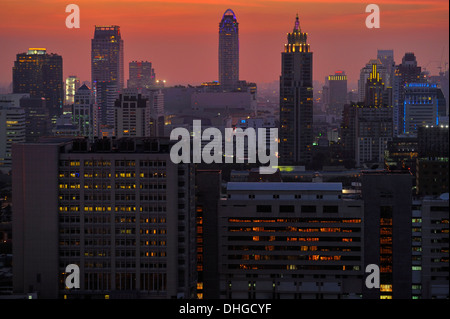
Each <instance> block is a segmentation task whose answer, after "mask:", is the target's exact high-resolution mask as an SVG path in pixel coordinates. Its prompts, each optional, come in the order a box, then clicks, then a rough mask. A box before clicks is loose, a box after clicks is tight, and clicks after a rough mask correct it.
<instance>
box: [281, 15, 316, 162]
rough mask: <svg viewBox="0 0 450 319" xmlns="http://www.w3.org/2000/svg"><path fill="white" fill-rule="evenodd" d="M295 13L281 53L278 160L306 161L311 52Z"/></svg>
mask: <svg viewBox="0 0 450 319" xmlns="http://www.w3.org/2000/svg"><path fill="white" fill-rule="evenodd" d="M307 36H308V34H307V33H306V32H302V30H301V28H300V22H299V19H298V15H297V17H296V19H295V25H294V29H293V31H292V32H291V33H288V36H287V40H288V43H287V44H285V46H284V52H282V53H281V77H280V148H279V149H280V161H281V163H284V164H307V163H309V162H310V160H311V146H312V142H313V134H312V124H313V87H312V77H313V76H312V69H313V67H312V64H313V61H312V52H311V51H310V48H309V44H308V43H307Z"/></svg>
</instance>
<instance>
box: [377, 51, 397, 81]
mask: <svg viewBox="0 0 450 319" xmlns="http://www.w3.org/2000/svg"><path fill="white" fill-rule="evenodd" d="M377 59H378V60H380V62H381V65H382V66H383V67H384V68H385V69H386V74H385V75H384V76H385V78H384V83H385V85H386V87H392V86H393V84H394V83H393V82H394V70H395V61H394V50H378V51H377Z"/></svg>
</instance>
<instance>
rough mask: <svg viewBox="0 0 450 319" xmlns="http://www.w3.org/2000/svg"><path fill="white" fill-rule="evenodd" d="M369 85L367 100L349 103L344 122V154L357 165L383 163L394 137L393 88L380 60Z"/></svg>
mask: <svg viewBox="0 0 450 319" xmlns="http://www.w3.org/2000/svg"><path fill="white" fill-rule="evenodd" d="M365 88H366V93H365V94H364V99H365V102H364V103H352V104H350V105H346V106H345V107H344V112H343V121H342V123H341V139H342V143H343V146H344V156H347V159H350V160H354V161H355V165H356V166H361V165H363V164H369V163H373V164H375V163H376V164H379V163H383V162H384V155H385V150H386V148H387V145H388V142H389V141H391V140H392V138H393V120H392V110H393V108H392V90H391V88H385V86H384V83H383V80H382V78H381V76H380V72H379V71H378V64H377V63H374V64H373V65H372V72H371V73H370V74H369V77H368V79H367V81H366V85H365Z"/></svg>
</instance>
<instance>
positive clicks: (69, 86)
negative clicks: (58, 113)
mask: <svg viewBox="0 0 450 319" xmlns="http://www.w3.org/2000/svg"><path fill="white" fill-rule="evenodd" d="M79 87H80V79H79V78H78V77H76V76H75V75H70V76H68V77H67V78H66V86H65V94H66V96H65V104H73V103H74V101H75V93H76V92H77V90H78V88H79Z"/></svg>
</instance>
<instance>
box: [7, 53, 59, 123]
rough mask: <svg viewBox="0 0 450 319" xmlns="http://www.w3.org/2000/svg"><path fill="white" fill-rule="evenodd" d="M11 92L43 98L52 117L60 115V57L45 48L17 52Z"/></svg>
mask: <svg viewBox="0 0 450 319" xmlns="http://www.w3.org/2000/svg"><path fill="white" fill-rule="evenodd" d="M13 93H30V97H32V98H42V97H43V98H45V101H46V106H47V107H48V109H49V111H50V115H51V116H52V117H56V116H58V115H60V113H61V110H62V105H63V102H64V81H63V65H62V57H61V56H60V55H58V54H54V53H51V54H48V53H47V50H46V49H45V48H29V49H28V52H27V53H19V54H17V60H16V61H15V62H14V67H13Z"/></svg>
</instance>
